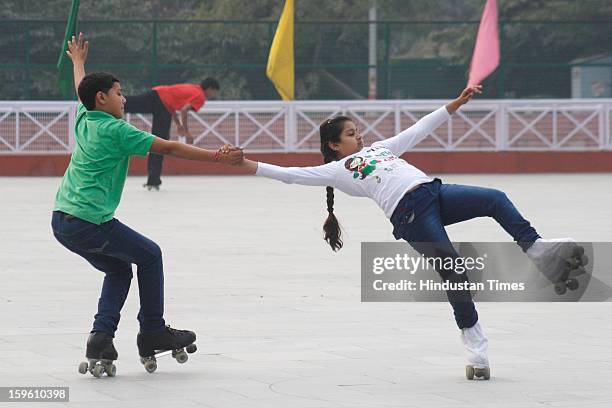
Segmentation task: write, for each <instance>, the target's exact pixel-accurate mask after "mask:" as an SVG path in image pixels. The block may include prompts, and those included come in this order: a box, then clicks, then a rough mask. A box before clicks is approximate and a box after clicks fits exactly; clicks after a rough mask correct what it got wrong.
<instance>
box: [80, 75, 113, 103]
mask: <svg viewBox="0 0 612 408" xmlns="http://www.w3.org/2000/svg"><path fill="white" fill-rule="evenodd" d="M115 82H119V80H118V79H117V78H116V77H115V76H114V75H113V74H109V73H108V72H92V73H91V74H87V75H85V77H84V78H83V80H82V81H81V83H80V84H79V90H78V93H79V99H80V100H81V102H82V103H83V105H85V107H86V108H87V110H93V109H94V108H95V107H96V94H97V93H98V92H100V91H102V92H104V93H107V92H108V91H109V90H110V89H111V88H112V87H113V84H114V83H115Z"/></svg>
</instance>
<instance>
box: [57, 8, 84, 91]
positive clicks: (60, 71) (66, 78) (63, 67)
mask: <svg viewBox="0 0 612 408" xmlns="http://www.w3.org/2000/svg"><path fill="white" fill-rule="evenodd" d="M78 15H79V0H72V6H71V7H70V15H69V16H68V23H67V24H66V34H64V42H63V43H62V51H61V53H60V56H59V59H58V60H57V86H58V87H59V91H60V94H61V95H62V97H63V98H64V99H72V98H74V79H73V76H72V63H71V62H70V61H69V58H68V55H66V51H67V50H68V41H69V40H70V38H71V37H72V36H73V35H77V32H76V30H77V17H78Z"/></svg>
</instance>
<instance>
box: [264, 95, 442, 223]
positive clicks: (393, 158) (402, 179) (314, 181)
mask: <svg viewBox="0 0 612 408" xmlns="http://www.w3.org/2000/svg"><path fill="white" fill-rule="evenodd" d="M449 117H450V114H449V113H448V111H447V110H446V108H445V107H444V106H443V107H441V108H440V109H438V110H436V111H434V112H432V113H430V114H429V115H427V116H424V117H423V118H421V119H420V120H419V121H418V122H416V123H415V124H414V125H412V126H411V127H409V128H408V129H406V130H404V131H402V132H401V133H399V134H397V135H396V136H393V137H391V138H389V139H385V140H381V141H378V142H375V143H373V144H372V146H370V147H364V148H363V149H361V150H360V151H359V152H357V153H354V154H352V155H350V156H347V157H345V158H343V159H341V160H338V161H334V162H331V163H327V164H324V165H321V166H314V167H280V166H275V165H272V164H267V163H262V162H259V163H258V165H257V172H256V173H255V174H256V175H257V176H263V177H269V178H273V179H276V180H280V181H282V182H284V183H289V184H292V183H296V184H302V185H307V186H331V187H334V188H337V189H338V190H340V191H342V192H344V193H346V194H349V195H352V196H357V197H369V198H371V199H373V200H374V201H375V202H376V203H377V204H378V206H379V207H380V208H381V209H382V210H383V211H384V213H385V215H386V216H387V217H388V218H391V215H392V214H393V211H394V210H395V207H397V204H398V203H399V201H400V200H401V199H402V197H403V196H404V194H406V192H407V191H409V190H410V189H412V188H414V187H416V186H417V185H419V184H422V183H427V182H429V181H431V180H432V178H431V177H428V176H427V175H426V174H425V173H423V172H422V171H421V170H419V169H417V168H416V167H414V166H412V165H411V164H409V163H407V162H406V161H405V160H403V159H401V158H400V157H399V156H401V155H402V154H403V153H404V152H405V151H406V150H408V149H409V148H411V147H412V146H414V145H416V144H417V143H419V142H420V141H421V140H423V138H425V137H426V136H427V135H428V134H429V133H431V132H432V131H434V130H435V129H436V128H438V127H439V126H440V125H441V124H443V123H444V122H446V121H447V120H448V118H449Z"/></svg>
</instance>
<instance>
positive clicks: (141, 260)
mask: <svg viewBox="0 0 612 408" xmlns="http://www.w3.org/2000/svg"><path fill="white" fill-rule="evenodd" d="M51 227H52V228H53V235H55V238H57V240H58V241H59V242H60V243H61V244H62V245H63V246H65V247H66V248H68V249H69V250H70V251H72V252H74V253H76V254H78V255H80V256H82V257H83V258H85V259H86V260H87V261H88V262H89V263H90V264H91V265H92V266H93V267H94V268H96V269H98V270H100V271H102V272H104V274H105V275H106V276H105V277H104V283H103V284H102V294H101V295H100V300H99V301H98V313H97V314H96V315H95V317H94V324H93V329H92V332H105V333H108V334H110V335H111V336H114V334H115V331H116V330H117V325H118V324H119V318H120V312H121V308H122V307H123V304H124V303H125V299H126V298H127V295H128V291H129V289H130V282H131V280H132V264H136V265H137V275H138V290H139V294H140V312H139V313H138V321H139V322H140V330H141V332H145V333H146V332H149V333H150V332H156V331H160V330H163V328H164V327H165V322H164V318H163V315H164V269H163V265H162V253H161V249H160V248H159V246H158V245H157V244H156V243H155V242H153V241H151V240H150V239H148V238H147V237H144V236H142V235H140V234H139V233H137V232H136V231H134V230H132V229H130V228H128V227H127V226H125V225H124V224H122V223H120V222H119V221H118V220H116V219H112V220H110V221H108V222H105V223H103V224H100V225H97V224H92V223H90V222H87V221H84V220H82V219H80V218H77V217H74V216H72V215H69V214H65V213H63V212H60V211H54V212H53V217H52V220H51Z"/></svg>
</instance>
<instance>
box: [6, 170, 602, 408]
mask: <svg viewBox="0 0 612 408" xmlns="http://www.w3.org/2000/svg"><path fill="white" fill-rule="evenodd" d="M442 178H443V180H444V181H445V182H449V183H461V184H473V185H481V186H489V187H495V188H499V189H501V190H503V191H505V192H506V193H507V194H508V195H509V197H510V198H511V199H512V200H513V201H514V203H515V204H516V206H517V207H518V208H519V210H521V212H522V213H523V214H524V215H525V217H526V218H527V219H529V220H530V221H531V222H532V224H533V225H534V226H535V227H536V228H537V230H538V231H539V232H540V234H541V235H543V236H545V237H564V236H573V237H574V238H576V239H577V240H581V241H610V231H611V230H612V220H611V218H610V203H611V202H612V189H610V186H611V185H612V174H534V175H486V176H483V175H478V176H474V175H452V176H451V175H447V176H442ZM59 181H60V179H59V178H0V187H1V191H0V194H1V195H2V199H1V200H0V202H1V203H2V206H1V207H2V211H1V212H0V225H1V228H0V242H1V246H2V257H1V261H0V277H1V278H2V286H1V288H2V290H1V291H0V316H1V321H2V328H1V329H0V386H5V387H9V386H11V387H17V386H20V387H25V386H68V387H70V402H69V403H67V404H60V403H49V404H48V405H45V406H61V405H67V406H70V407H88V408H91V407H102V406H105V407H106V406H109V405H112V406H120V407H141V406H164V405H167V406H172V407H174V406H177V407H178V406H180V407H224V408H225V407H231V408H239V407H257V408H259V407H266V408H270V407H296V408H297V407H312V408H314V407H321V408H325V407H423V406H428V407H451V406H453V407H456V406H470V407H491V406H494V407H521V408H526V407H544V406H546V407H574V406H581V407H585V408H586V407H602V408H603V407H609V406H610V403H611V401H612V388H611V387H610V385H609V381H610V378H612V348H611V347H610V339H612V320H611V319H610V314H611V312H612V303H609V302H604V303H482V304H479V305H478V306H477V307H478V310H479V313H480V317H481V322H482V324H483V326H484V328H485V331H486V332H487V334H488V336H489V341H490V350H489V352H490V360H491V375H492V379H491V381H488V382H485V381H467V380H466V379H465V376H464V351H463V347H462V345H461V341H460V339H459V331H458V330H457V328H456V326H455V324H454V320H453V318H452V314H451V311H450V310H449V306H448V305H447V304H444V303H361V301H360V242H361V241H394V240H393V237H392V235H391V224H390V223H389V222H388V221H387V220H386V219H385V217H384V215H383V213H382V212H381V211H380V210H379V209H378V208H377V207H376V205H375V204H374V203H373V202H371V201H369V200H367V199H355V198H349V197H347V196H345V195H344V194H342V193H337V194H336V205H335V208H336V213H337V215H338V218H339V220H340V223H341V224H342V226H343V228H344V231H345V247H344V248H343V249H342V250H341V251H340V252H339V253H336V254H334V253H332V252H331V250H330V249H329V247H328V246H327V245H326V244H325V243H324V242H323V240H322V233H321V225H322V223H323V220H324V217H325V215H326V211H325V208H326V206H325V191H324V189H323V188H317V187H303V186H288V185H284V184H282V183H279V182H276V181H271V180H265V179H260V178H256V177H165V178H164V179H163V181H164V184H163V185H162V189H161V191H159V192H148V191H145V190H144V189H143V188H142V187H141V184H142V183H143V182H144V179H143V178H142V177H130V178H128V180H127V183H126V187H125V191H124V195H123V200H122V203H121V205H120V207H119V210H118V212H117V218H119V219H120V220H121V221H122V222H124V223H126V224H127V225H129V226H131V227H132V228H134V229H136V230H137V231H139V232H141V233H142V234H144V235H146V236H148V237H150V238H151V239H153V240H154V241H156V242H157V243H158V244H159V245H160V246H161V248H162V250H163V254H164V268H165V285H166V321H167V323H169V324H171V325H173V326H175V327H177V328H186V329H190V330H194V331H196V332H197V334H198V340H197V345H198V348H199V350H198V352H197V353H196V354H193V355H191V356H190V360H189V361H188V362H187V363H186V364H184V365H179V364H177V363H176V362H175V361H174V360H172V359H171V358H169V357H165V358H162V359H160V360H159V362H158V363H159V368H158V370H157V372H155V373H154V374H148V373H147V372H145V370H144V369H143V367H142V365H141V364H140V363H139V361H138V355H137V348H136V334H137V331H138V327H137V322H136V315H137V312H138V292H137V283H136V280H133V285H132V288H131V291H130V296H129V297H128V301H127V302H126V305H125V308H124V310H123V313H122V321H121V324H120V327H119V331H118V332H117V335H116V339H115V345H116V347H117V349H118V351H119V360H118V361H117V376H116V377H115V378H107V377H103V378H101V379H95V378H93V377H92V376H91V375H89V374H87V375H80V374H79V373H78V372H77V366H78V364H79V362H80V361H82V360H83V358H84V353H85V342H86V339H87V335H88V332H89V329H90V325H91V321H92V316H93V314H94V313H95V309H96V305H97V299H98V294H99V289H100V285H101V281H102V274H101V273H100V272H97V271H95V270H94V269H93V268H92V267H91V266H89V264H87V263H86V262H85V261H84V260H83V259H81V258H80V257H78V256H76V255H74V254H72V253H70V252H69V251H67V250H66V249H64V248H63V247H62V246H60V245H59V243H57V242H56V241H55V239H54V238H53V236H52V234H51V229H50V211H51V208H52V203H53V197H54V194H55V191H56V189H57V187H58V184H59ZM448 231H449V235H450V236H451V239H452V240H454V241H509V240H510V238H509V237H508V236H507V235H506V233H505V232H504V231H503V230H501V228H499V226H498V225H497V224H496V223H495V222H494V221H492V220H490V219H478V220H473V221H469V222H465V223H462V224H458V225H453V226H450V227H448ZM596 272H597V273H605V271H600V270H598V271H596ZM607 276H608V275H607ZM27 405H34V406H39V405H38V404H34V403H32V404H28V403H23V404H22V405H20V406H27Z"/></svg>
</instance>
